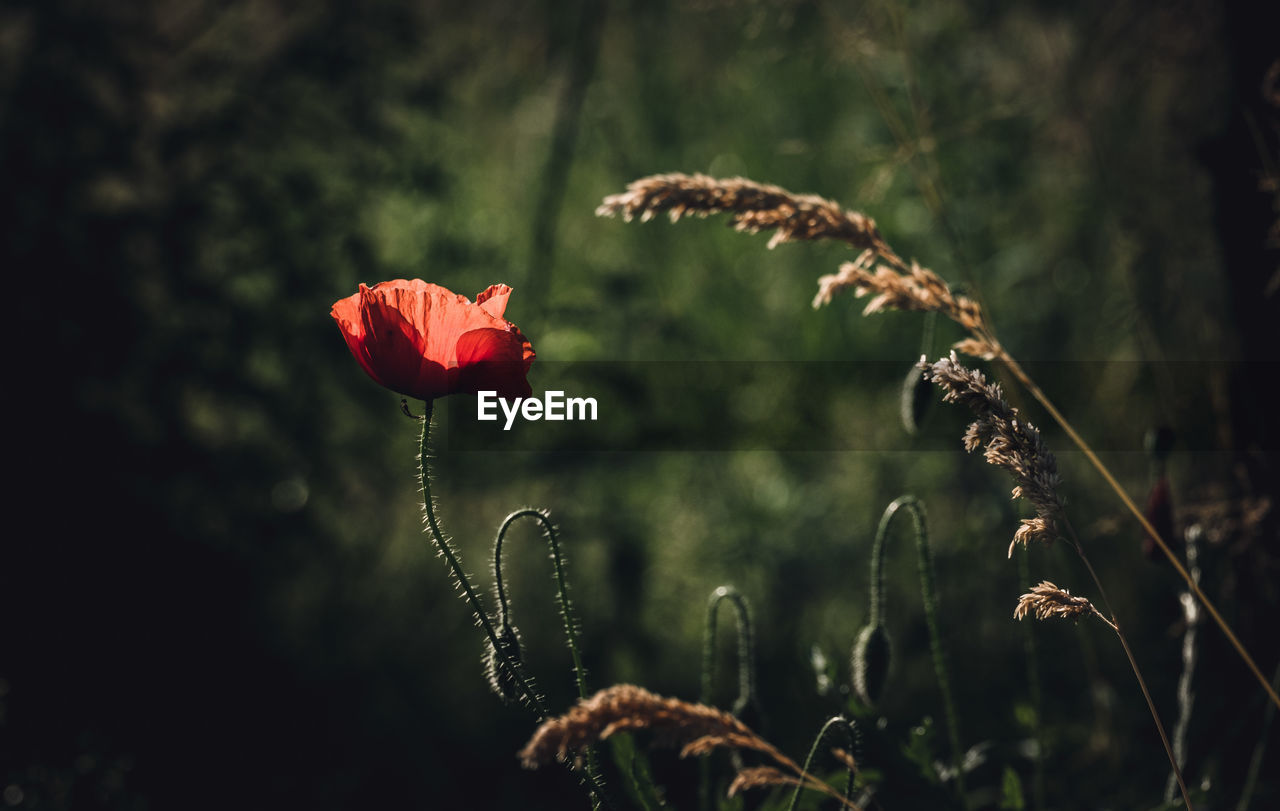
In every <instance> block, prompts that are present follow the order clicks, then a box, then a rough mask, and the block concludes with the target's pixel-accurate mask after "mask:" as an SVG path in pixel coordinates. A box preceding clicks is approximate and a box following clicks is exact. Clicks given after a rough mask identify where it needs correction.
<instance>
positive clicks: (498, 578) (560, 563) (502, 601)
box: [493, 508, 603, 785]
mask: <svg viewBox="0 0 1280 811" xmlns="http://www.w3.org/2000/svg"><path fill="white" fill-rule="evenodd" d="M521 518H532V519H533V520H534V521H537V522H538V524H539V525H541V527H542V534H543V537H545V538H546V539H547V544H548V546H550V547H551V561H552V563H553V564H554V566H555V572H556V595H557V598H558V600H559V601H560V618H561V619H562V620H563V621H564V637H565V643H566V644H567V645H568V646H569V655H570V657H572V659H573V676H574V680H575V681H576V682H577V686H578V697H579V698H582V699H585V698H586V697H587V672H586V668H584V667H583V666H582V654H581V652H580V647H579V644H578V627H577V622H576V621H575V620H574V616H573V602H572V601H571V600H570V599H569V581H568V579H567V578H566V577H565V574H564V558H563V556H562V555H561V552H560V538H559V536H558V535H557V534H556V528H555V526H554V525H553V524H552V523H551V519H550V518H548V517H547V516H546V515H545V514H544V513H542V512H540V511H538V510H534V509H530V508H526V509H523V510H516V511H515V512H513V513H511V515H508V516H507V517H506V519H505V520H504V521H503V522H502V526H500V527H499V528H498V535H497V537H496V538H494V541H493V587H494V594H495V596H496V598H497V601H498V622H499V624H500V625H502V626H503V627H504V628H505V627H506V626H507V625H508V624H509V622H510V619H509V616H508V615H509V614H510V611H511V608H510V605H509V604H508V602H507V588H506V581H504V580H503V578H502V542H503V541H504V540H505V539H506V537H507V530H508V529H510V528H511V525H512V524H514V523H515V522H516V521H519V520H520V519H521ZM586 765H587V775H588V777H589V778H590V780H591V782H592V783H593V784H595V785H602V784H603V777H602V776H601V774H600V764H599V762H598V760H597V758H596V752H595V747H589V748H588V749H587V764H586Z"/></svg>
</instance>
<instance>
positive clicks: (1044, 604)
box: [1013, 580, 1115, 628]
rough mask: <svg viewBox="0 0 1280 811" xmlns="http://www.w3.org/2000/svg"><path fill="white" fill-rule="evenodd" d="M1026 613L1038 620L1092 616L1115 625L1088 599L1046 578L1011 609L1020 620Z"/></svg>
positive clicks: (1014, 616) (1020, 598) (1019, 599)
mask: <svg viewBox="0 0 1280 811" xmlns="http://www.w3.org/2000/svg"><path fill="white" fill-rule="evenodd" d="M1028 614H1032V615H1033V616H1035V618H1036V619H1038V620H1047V619H1049V618H1050V617H1057V618H1059V619H1079V618H1080V617H1088V616H1094V617H1097V618H1098V619H1100V620H1102V621H1103V622H1105V623H1106V624H1107V625H1111V627H1112V628H1114V627H1115V626H1114V625H1113V624H1112V622H1111V620H1109V619H1107V618H1106V617H1104V616H1103V615H1102V613H1101V612H1100V611H1098V609H1097V608H1095V607H1094V605H1093V603H1091V602H1089V600H1088V599H1086V598H1084V597H1075V596H1073V595H1072V594H1071V592H1070V591H1068V590H1066V589H1062V588H1058V587H1057V586H1055V585H1054V584H1052V583H1050V582H1049V581H1048V580H1042V581H1041V582H1040V585H1038V586H1032V587H1031V591H1030V592H1028V593H1027V594H1024V595H1022V596H1021V597H1019V598H1018V606H1017V607H1016V608H1015V609H1013V618H1014V619H1016V620H1021V619H1023V618H1025V617H1026V616H1027V615H1028Z"/></svg>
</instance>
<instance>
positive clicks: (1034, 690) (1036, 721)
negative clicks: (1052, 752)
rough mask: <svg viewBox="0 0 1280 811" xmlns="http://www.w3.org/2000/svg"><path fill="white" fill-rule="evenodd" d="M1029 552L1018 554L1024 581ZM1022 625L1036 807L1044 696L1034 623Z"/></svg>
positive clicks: (1041, 794) (1041, 799) (1040, 790)
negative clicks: (1033, 748) (1034, 753)
mask: <svg viewBox="0 0 1280 811" xmlns="http://www.w3.org/2000/svg"><path fill="white" fill-rule="evenodd" d="M1028 558H1029V553H1028V550H1027V549H1026V548H1024V549H1023V550H1022V554H1020V555H1018V578H1019V579H1020V580H1021V581H1022V582H1024V583H1030V582H1031V563H1030V561H1029V560H1028ZM1018 624H1019V625H1021V626H1023V640H1024V641H1025V643H1026V654H1027V683H1028V684H1030V685H1031V713H1032V722H1033V725H1032V734H1033V735H1035V739H1036V756H1035V760H1034V768H1035V773H1034V777H1033V781H1032V796H1033V797H1034V798H1035V804H1036V808H1037V809H1042V808H1044V807H1045V787H1044V759H1045V737H1044V719H1043V717H1042V714H1043V713H1044V698H1043V696H1042V695H1041V692H1040V660H1039V657H1038V654H1037V653H1036V635H1035V627H1036V626H1035V623H1031V622H1022V623H1018Z"/></svg>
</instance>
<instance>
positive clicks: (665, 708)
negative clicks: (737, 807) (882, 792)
mask: <svg viewBox="0 0 1280 811" xmlns="http://www.w3.org/2000/svg"><path fill="white" fill-rule="evenodd" d="M633 730H647V731H649V732H651V733H653V735H654V743H655V744H657V745H660V746H679V747H681V750H680V756H681V757H689V756H699V755H705V754H708V753H709V752H711V751H713V750H715V749H717V748H721V747H724V748H730V749H745V750H751V751H756V752H760V753H761V754H763V755H765V756H766V757H768V758H769V759H771V760H772V761H773V763H774V766H771V767H753V768H750V769H744V770H743V771H742V772H740V773H739V774H738V776H737V778H736V779H735V780H734V782H733V787H731V790H733V791H741V790H745V789H749V788H761V787H767V786H783V785H790V786H797V785H799V786H803V787H804V788H806V789H811V790H813V791H820V792H822V793H824V794H826V795H827V796H829V797H833V798H836V799H838V800H839V801H840V802H841V803H842V804H843V805H844V806H845V807H846V808H852V809H857V808H858V806H857V805H854V804H853V803H852V802H850V801H849V800H847V799H845V798H844V797H843V796H842V795H841V794H839V793H838V792H836V790H835V789H833V788H832V787H831V786H829V785H827V784H826V783H824V782H822V781H821V780H819V779H817V778H816V777H814V776H812V775H810V774H809V773H807V772H805V771H804V769H802V768H801V767H800V766H799V765H798V764H797V763H796V762H795V761H794V760H792V759H791V758H789V757H787V756H786V755H784V754H783V753H782V752H780V751H778V749H777V748H776V747H774V746H773V745H772V744H770V743H769V742H768V741H766V740H764V739H763V738H761V737H760V736H759V735H757V734H756V733H755V732H753V731H752V730H751V728H750V727H748V726H747V725H746V724H744V723H742V722H741V721H739V720H738V719H737V718H735V717H734V716H733V715H731V714H730V713H727V712H725V711H724V710H719V709H716V708H715V707H708V706H706V705H705V704H694V703H691V702H687V701H681V700H680V699H676V698H664V697H663V696H660V695H656V694H654V693H651V692H649V691H648V690H645V689H644V688H642V687H637V686H635V685H633V684H616V685H614V686H612V687H609V688H606V689H604V690H601V691H600V692H598V693H596V694H595V695H593V696H591V697H590V698H586V699H582V700H580V701H579V702H578V703H577V705H575V706H574V707H572V708H570V710H569V711H568V712H567V713H565V714H564V715H561V716H559V717H557V718H549V719H547V720H545V721H543V722H542V724H541V726H539V727H538V728H537V729H536V730H535V731H534V733H533V737H532V738H530V739H529V742H528V743H527V744H525V747H524V749H522V750H521V751H520V753H519V757H520V762H521V763H522V764H523V765H524V766H525V768H529V769H533V768H537V767H538V766H542V765H545V764H548V763H552V762H554V761H565V760H568V759H570V757H572V758H574V759H575V760H576V759H578V758H579V757H580V753H581V752H583V751H584V750H585V749H586V748H587V747H588V746H590V745H591V744H593V743H597V742H599V741H603V740H605V739H607V738H609V737H610V736H611V735H614V734H616V733H618V732H630V731H633Z"/></svg>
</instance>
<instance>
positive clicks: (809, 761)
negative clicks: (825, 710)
mask: <svg viewBox="0 0 1280 811" xmlns="http://www.w3.org/2000/svg"><path fill="white" fill-rule="evenodd" d="M832 727H839V728H840V729H841V730H843V731H844V734H845V740H846V741H847V742H848V750H849V752H850V753H852V751H853V748H854V745H855V742H856V740H857V734H858V731H857V728H856V727H855V726H854V725H853V722H852V721H850V720H849V719H847V718H845V717H844V716H841V715H836V716H832V717H831V718H828V719H827V722H826V723H825V724H823V725H822V729H820V730H819V731H818V737H816V738H814V739H813V745H812V746H810V747H809V755H808V756H807V757H806V758H805V759H804V767H803V769H802V770H801V771H803V772H805V773H808V771H809V767H810V766H812V765H813V758H814V756H815V755H817V754H818V747H820V746H821V745H822V741H823V740H824V739H825V738H826V737H827V733H828V732H829V731H830V730H831V728H832ZM854 777H855V775H854V773H853V769H850V770H849V780H848V782H846V783H845V786H844V799H846V800H852V799H853V785H854ZM801 788H804V786H803V785H797V786H796V790H795V793H794V794H792V795H791V804H790V805H788V806H787V811H796V805H797V804H798V803H799V802H800V789H801Z"/></svg>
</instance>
